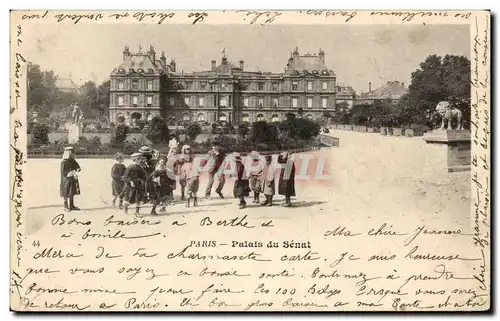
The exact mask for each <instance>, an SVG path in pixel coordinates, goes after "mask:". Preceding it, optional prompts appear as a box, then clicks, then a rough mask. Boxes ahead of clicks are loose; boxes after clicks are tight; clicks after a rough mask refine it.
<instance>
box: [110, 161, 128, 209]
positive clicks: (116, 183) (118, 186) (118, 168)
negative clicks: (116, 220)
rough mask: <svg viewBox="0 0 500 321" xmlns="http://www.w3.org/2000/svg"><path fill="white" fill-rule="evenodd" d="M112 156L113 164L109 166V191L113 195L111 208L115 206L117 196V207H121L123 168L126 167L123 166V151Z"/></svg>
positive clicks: (123, 185) (123, 183)
mask: <svg viewBox="0 0 500 321" xmlns="http://www.w3.org/2000/svg"><path fill="white" fill-rule="evenodd" d="M113 158H114V159H115V164H114V165H113V167H112V168H111V178H112V181H111V191H112V195H113V208H114V207H115V205H116V199H117V198H118V199H119V203H118V208H120V209H123V191H124V187H125V182H124V181H123V174H125V170H126V169H127V168H126V167H125V165H123V159H124V155H123V153H116V154H115V155H114V157H113Z"/></svg>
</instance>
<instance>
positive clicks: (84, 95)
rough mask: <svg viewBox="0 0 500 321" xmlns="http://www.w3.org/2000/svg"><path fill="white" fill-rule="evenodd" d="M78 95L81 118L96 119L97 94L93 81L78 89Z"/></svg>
mask: <svg viewBox="0 0 500 321" xmlns="http://www.w3.org/2000/svg"><path fill="white" fill-rule="evenodd" d="M80 94H81V98H80V108H81V109H82V112H83V116H84V117H85V118H87V119H89V118H97V116H98V110H97V109H98V99H99V92H98V89H97V86H96V84H95V83H94V82H93V81H87V82H86V83H85V84H83V86H81V87H80Z"/></svg>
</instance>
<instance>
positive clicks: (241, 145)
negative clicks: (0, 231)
mask: <svg viewBox="0 0 500 321" xmlns="http://www.w3.org/2000/svg"><path fill="white" fill-rule="evenodd" d="M490 18H491V13H490V12H489V11H349V10H340V11H335V10H303V11H258V10H256V11H254V10H238V11H223V10H220V11H202V10H200V11H196V10H195V11H168V10H165V11H116V12H114V11H92V12H71V11H15V10H14V11H12V12H11V75H10V78H11V102H10V119H11V128H10V131H11V136H10V137H11V139H10V146H11V149H10V159H11V177H10V181H11V195H10V204H11V226H10V231H11V260H10V266H11V276H10V286H11V289H10V290H11V291H10V293H11V294H10V296H11V303H10V304H11V309H12V310H14V311H20V312H25V311H52V312H58V311H66V312H67V311H79V312H88V311H99V312H114V311H130V312H148V311H214V312H216V311H246V312H255V311H261V312H262V311H392V312H394V311H396V312H399V311H415V312H429V311H487V310H489V309H490V305H491V301H490V293H491V284H490V279H491V262H490V255H491V254H490V241H491V234H490V199H491V196H490V166H491V163H490V148H491V138H490V125H491V120H490V101H491V98H490V97H491V96H490V78H491V76H490V65H491V56H490V52H491V51H490V41H491V40H490Z"/></svg>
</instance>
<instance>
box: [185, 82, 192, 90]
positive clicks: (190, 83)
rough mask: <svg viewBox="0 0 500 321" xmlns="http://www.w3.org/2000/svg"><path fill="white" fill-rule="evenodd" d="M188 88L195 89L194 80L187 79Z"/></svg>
mask: <svg viewBox="0 0 500 321" xmlns="http://www.w3.org/2000/svg"><path fill="white" fill-rule="evenodd" d="M186 89H193V82H192V81H186Z"/></svg>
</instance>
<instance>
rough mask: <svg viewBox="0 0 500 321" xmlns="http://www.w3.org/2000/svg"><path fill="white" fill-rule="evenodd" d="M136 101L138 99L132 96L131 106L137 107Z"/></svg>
mask: <svg viewBox="0 0 500 321" xmlns="http://www.w3.org/2000/svg"><path fill="white" fill-rule="evenodd" d="M137 101H138V97H137V96H132V106H134V107H137Z"/></svg>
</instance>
